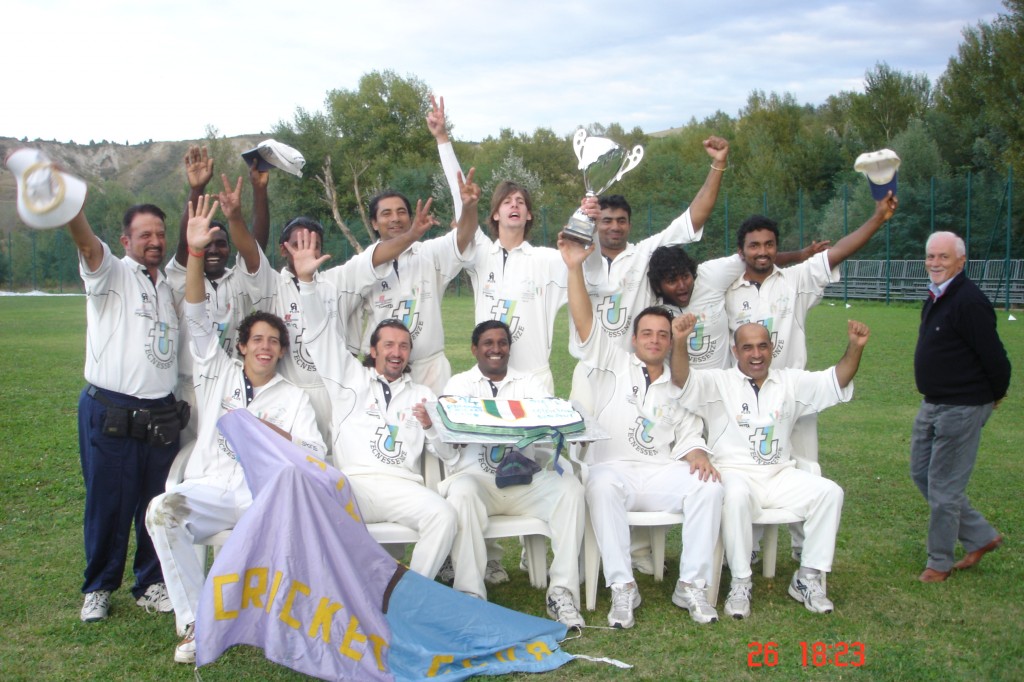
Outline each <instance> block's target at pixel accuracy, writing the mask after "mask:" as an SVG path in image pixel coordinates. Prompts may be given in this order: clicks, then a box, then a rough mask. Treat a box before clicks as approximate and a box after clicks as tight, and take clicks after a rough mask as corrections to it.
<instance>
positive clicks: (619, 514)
mask: <svg viewBox="0 0 1024 682" xmlns="http://www.w3.org/2000/svg"><path fill="white" fill-rule="evenodd" d="M722 494H723V491H722V485H721V484H720V483H718V482H717V481H710V480H708V481H701V480H700V477H699V476H698V474H696V473H693V474H691V473H690V464H689V462H684V461H680V460H674V461H671V462H650V463H647V462H602V463H601V464H594V465H591V466H590V468H589V473H588V475H587V485H586V496H587V508H588V509H589V510H590V520H591V523H593V525H594V534H595V535H596V537H597V546H598V548H599V550H600V552H601V563H602V565H603V566H604V579H605V584H606V585H607V586H611V585H614V584H620V583H630V582H633V569H632V561H631V559H630V554H629V524H628V522H627V521H626V513H627V512H631V511H665V512H672V513H676V514H678V513H680V512H681V513H682V514H683V515H684V516H685V517H686V518H685V521H684V523H683V551H682V555H681V556H680V557H679V579H680V580H683V581H685V582H687V583H690V584H691V585H696V586H698V587H706V586H707V585H708V584H709V583H710V582H711V576H712V573H711V563H712V561H711V560H712V556H713V554H714V549H715V541H716V539H717V538H718V530H719V524H720V523H721V520H722Z"/></svg>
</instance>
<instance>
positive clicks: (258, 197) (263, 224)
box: [249, 159, 270, 253]
mask: <svg viewBox="0 0 1024 682" xmlns="http://www.w3.org/2000/svg"><path fill="white" fill-rule="evenodd" d="M259 165H260V160H259V159H253V160H252V165H251V166H249V183H250V184H251V185H252V236H253V238H254V239H255V240H256V243H257V244H259V245H260V248H261V249H262V250H263V252H264V253H266V252H267V243H268V242H269V241H270V198H269V196H268V189H267V187H268V185H269V184H270V171H261V170H259Z"/></svg>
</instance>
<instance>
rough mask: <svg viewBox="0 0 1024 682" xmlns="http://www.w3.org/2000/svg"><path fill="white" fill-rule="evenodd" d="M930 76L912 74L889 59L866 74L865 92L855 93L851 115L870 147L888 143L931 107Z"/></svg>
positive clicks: (922, 116)
mask: <svg viewBox="0 0 1024 682" xmlns="http://www.w3.org/2000/svg"><path fill="white" fill-rule="evenodd" d="M931 101H932V86H931V81H929V80H928V76H926V75H924V74H917V75H914V74H909V73H904V72H902V71H899V70H898V69H894V68H892V67H891V66H889V65H888V64H886V63H885V62H879V63H877V64H875V68H874V69H872V70H871V71H868V72H867V73H865V74H864V94H863V95H855V96H854V97H853V98H852V101H851V106H850V117H851V119H852V121H853V124H854V125H855V126H856V127H857V129H858V130H859V131H860V135H861V138H862V140H863V141H864V143H865V144H866V145H867V146H868V147H872V148H877V147H882V146H885V145H887V144H888V143H889V141H890V140H892V138H894V137H895V136H896V135H897V134H899V133H900V132H902V131H903V130H905V129H906V127H907V125H908V124H909V123H910V121H911V120H913V119H922V118H924V115H925V113H926V112H927V111H928V108H929V107H930V106H931Z"/></svg>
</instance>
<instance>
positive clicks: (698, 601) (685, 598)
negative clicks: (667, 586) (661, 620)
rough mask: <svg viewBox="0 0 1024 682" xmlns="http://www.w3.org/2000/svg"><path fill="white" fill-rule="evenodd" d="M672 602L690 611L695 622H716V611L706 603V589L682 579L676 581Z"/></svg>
mask: <svg viewBox="0 0 1024 682" xmlns="http://www.w3.org/2000/svg"><path fill="white" fill-rule="evenodd" d="M672 603H673V604H675V605H676V606H678V607H679V608H681V609H686V610H687V611H689V612H690V618H692V619H693V620H694V622H697V623H717V622H718V612H717V611H715V607H713V606H712V605H711V604H709V603H708V594H707V590H705V589H704V588H703V587H697V586H696V585H691V584H690V583H684V582H683V581H682V580H679V581H676V589H675V591H674V592H673V593H672Z"/></svg>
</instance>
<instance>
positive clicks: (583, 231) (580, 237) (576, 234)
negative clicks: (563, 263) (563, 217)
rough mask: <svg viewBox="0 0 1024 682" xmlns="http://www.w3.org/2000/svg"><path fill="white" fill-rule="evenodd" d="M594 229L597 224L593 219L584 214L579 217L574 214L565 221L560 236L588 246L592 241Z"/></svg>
mask: <svg viewBox="0 0 1024 682" xmlns="http://www.w3.org/2000/svg"><path fill="white" fill-rule="evenodd" d="M596 229H597V225H596V224H595V223H594V221H593V220H590V219H589V218H587V217H585V216H584V217H583V218H580V217H579V216H577V215H575V214H574V215H573V216H572V217H571V218H570V219H569V222H568V223H566V225H565V227H564V228H562V236H563V237H565V238H566V239H571V240H573V241H575V242H579V243H580V244H583V245H584V246H590V245H591V244H593V243H594V231H595V230H596Z"/></svg>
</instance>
